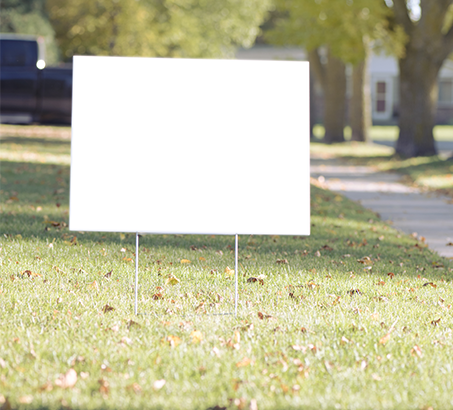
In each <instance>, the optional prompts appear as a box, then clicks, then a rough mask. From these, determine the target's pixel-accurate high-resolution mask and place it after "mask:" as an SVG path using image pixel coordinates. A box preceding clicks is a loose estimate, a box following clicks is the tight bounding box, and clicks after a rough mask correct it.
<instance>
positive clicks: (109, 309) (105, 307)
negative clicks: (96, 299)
mask: <svg viewBox="0 0 453 410" xmlns="http://www.w3.org/2000/svg"><path fill="white" fill-rule="evenodd" d="M112 310H115V308H113V307H111V306H109V305H105V306H104V307H103V308H102V311H103V312H104V313H107V312H111V311H112Z"/></svg>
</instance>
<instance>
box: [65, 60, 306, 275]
mask: <svg viewBox="0 0 453 410" xmlns="http://www.w3.org/2000/svg"><path fill="white" fill-rule="evenodd" d="M73 75H74V78H73V108H72V110H73V111H72V142H71V188H70V222H69V226H70V229H71V230H75V231H113V232H135V233H139V232H140V233H182V234H231V235H236V239H237V235H238V234H264V235H268V234H273V235H309V234H310V185H309V173H310V170H309V80H308V75H309V74H308V63H306V62H293V61H291V62H290V61H238V60H194V59H165V58H131V57H80V56H77V57H74V74H73ZM236 242H237V241H236ZM137 244H138V235H137ZM137 250H138V249H137ZM137 256H138V252H137ZM236 256H237V255H236ZM137 263H138V258H137ZM236 274H237V269H236Z"/></svg>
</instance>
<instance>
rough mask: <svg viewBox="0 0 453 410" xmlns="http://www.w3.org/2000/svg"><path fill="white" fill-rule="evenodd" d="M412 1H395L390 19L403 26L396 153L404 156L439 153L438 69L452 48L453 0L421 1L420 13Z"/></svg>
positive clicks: (390, 5) (391, 7) (391, 6)
mask: <svg viewBox="0 0 453 410" xmlns="http://www.w3.org/2000/svg"><path fill="white" fill-rule="evenodd" d="M409 3H412V2H410V1H409V0H393V2H392V3H389V5H388V7H390V9H391V10H392V11H393V16H391V20H390V21H393V23H394V24H396V25H399V26H400V27H402V28H403V29H404V32H405V34H406V38H407V40H406V42H405V45H404V55H403V57H401V58H400V59H399V70H400V89H399V93H400V108H399V110H400V112H399V115H400V117H399V127H400V133H399V138H398V141H397V144H396V152H397V153H398V154H400V155H402V156H404V157H414V156H421V155H434V154H436V147H435V144H434V136H433V128H434V124H435V114H436V108H437V97H438V86H437V78H438V75H439V71H440V69H441V67H442V64H443V63H444V61H445V59H447V58H448V56H449V55H450V53H451V52H452V51H453V25H452V13H453V0H420V3H419V4H420V15H417V14H414V13H413V10H412V9H411V8H410V7H409Z"/></svg>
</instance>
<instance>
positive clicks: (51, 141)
mask: <svg viewBox="0 0 453 410" xmlns="http://www.w3.org/2000/svg"><path fill="white" fill-rule="evenodd" d="M1 143H2V144H17V145H29V146H30V145H37V146H48V147H50V146H61V147H70V146H71V140H63V139H56V138H35V137H34V138H27V137H12V136H11V137H8V136H7V137H2V138H1Z"/></svg>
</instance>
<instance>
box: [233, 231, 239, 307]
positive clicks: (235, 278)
mask: <svg viewBox="0 0 453 410" xmlns="http://www.w3.org/2000/svg"><path fill="white" fill-rule="evenodd" d="M234 242H235V243H234V316H237V315H238V242H239V237H238V234H236V237H235V241H234Z"/></svg>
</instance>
